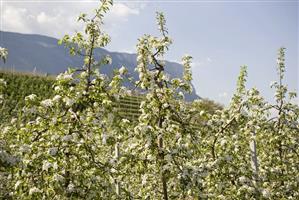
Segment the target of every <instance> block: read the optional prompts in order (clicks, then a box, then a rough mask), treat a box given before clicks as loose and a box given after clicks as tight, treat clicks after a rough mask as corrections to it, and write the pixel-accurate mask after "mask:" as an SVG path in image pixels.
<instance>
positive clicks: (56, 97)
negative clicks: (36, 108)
mask: <svg viewBox="0 0 299 200" xmlns="http://www.w3.org/2000/svg"><path fill="white" fill-rule="evenodd" d="M60 99H61V96H60V95H58V94H57V95H55V96H54V97H53V101H56V102H57V101H59V100H60Z"/></svg>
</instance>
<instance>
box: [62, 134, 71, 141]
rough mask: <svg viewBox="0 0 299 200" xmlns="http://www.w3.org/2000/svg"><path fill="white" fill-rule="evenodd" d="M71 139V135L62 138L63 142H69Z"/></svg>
mask: <svg viewBox="0 0 299 200" xmlns="http://www.w3.org/2000/svg"><path fill="white" fill-rule="evenodd" d="M72 139H73V136H72V135H65V136H63V138H62V140H63V141H65V142H69V141H71V140H72Z"/></svg>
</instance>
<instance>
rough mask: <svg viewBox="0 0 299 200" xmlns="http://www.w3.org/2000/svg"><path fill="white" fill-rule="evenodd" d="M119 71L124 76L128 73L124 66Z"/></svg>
mask: <svg viewBox="0 0 299 200" xmlns="http://www.w3.org/2000/svg"><path fill="white" fill-rule="evenodd" d="M118 71H119V73H120V74H121V75H124V74H125V73H126V72H127V69H126V68H125V67H124V66H122V67H121V68H120V69H119V70H118Z"/></svg>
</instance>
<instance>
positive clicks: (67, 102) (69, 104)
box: [63, 97, 75, 106]
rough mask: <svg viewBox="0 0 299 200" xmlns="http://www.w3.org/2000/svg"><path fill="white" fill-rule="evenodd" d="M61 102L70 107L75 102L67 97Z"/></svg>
mask: <svg viewBox="0 0 299 200" xmlns="http://www.w3.org/2000/svg"><path fill="white" fill-rule="evenodd" d="M63 101H64V102H65V105H66V106H72V105H73V104H74V103H75V101H74V100H73V99H71V98H69V97H64V98H63Z"/></svg>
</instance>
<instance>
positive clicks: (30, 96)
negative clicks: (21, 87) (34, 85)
mask: <svg viewBox="0 0 299 200" xmlns="http://www.w3.org/2000/svg"><path fill="white" fill-rule="evenodd" d="M36 98H37V96H36V95H35V94H30V95H28V96H27V97H25V101H29V100H30V101H34V100H35V99H36Z"/></svg>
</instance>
